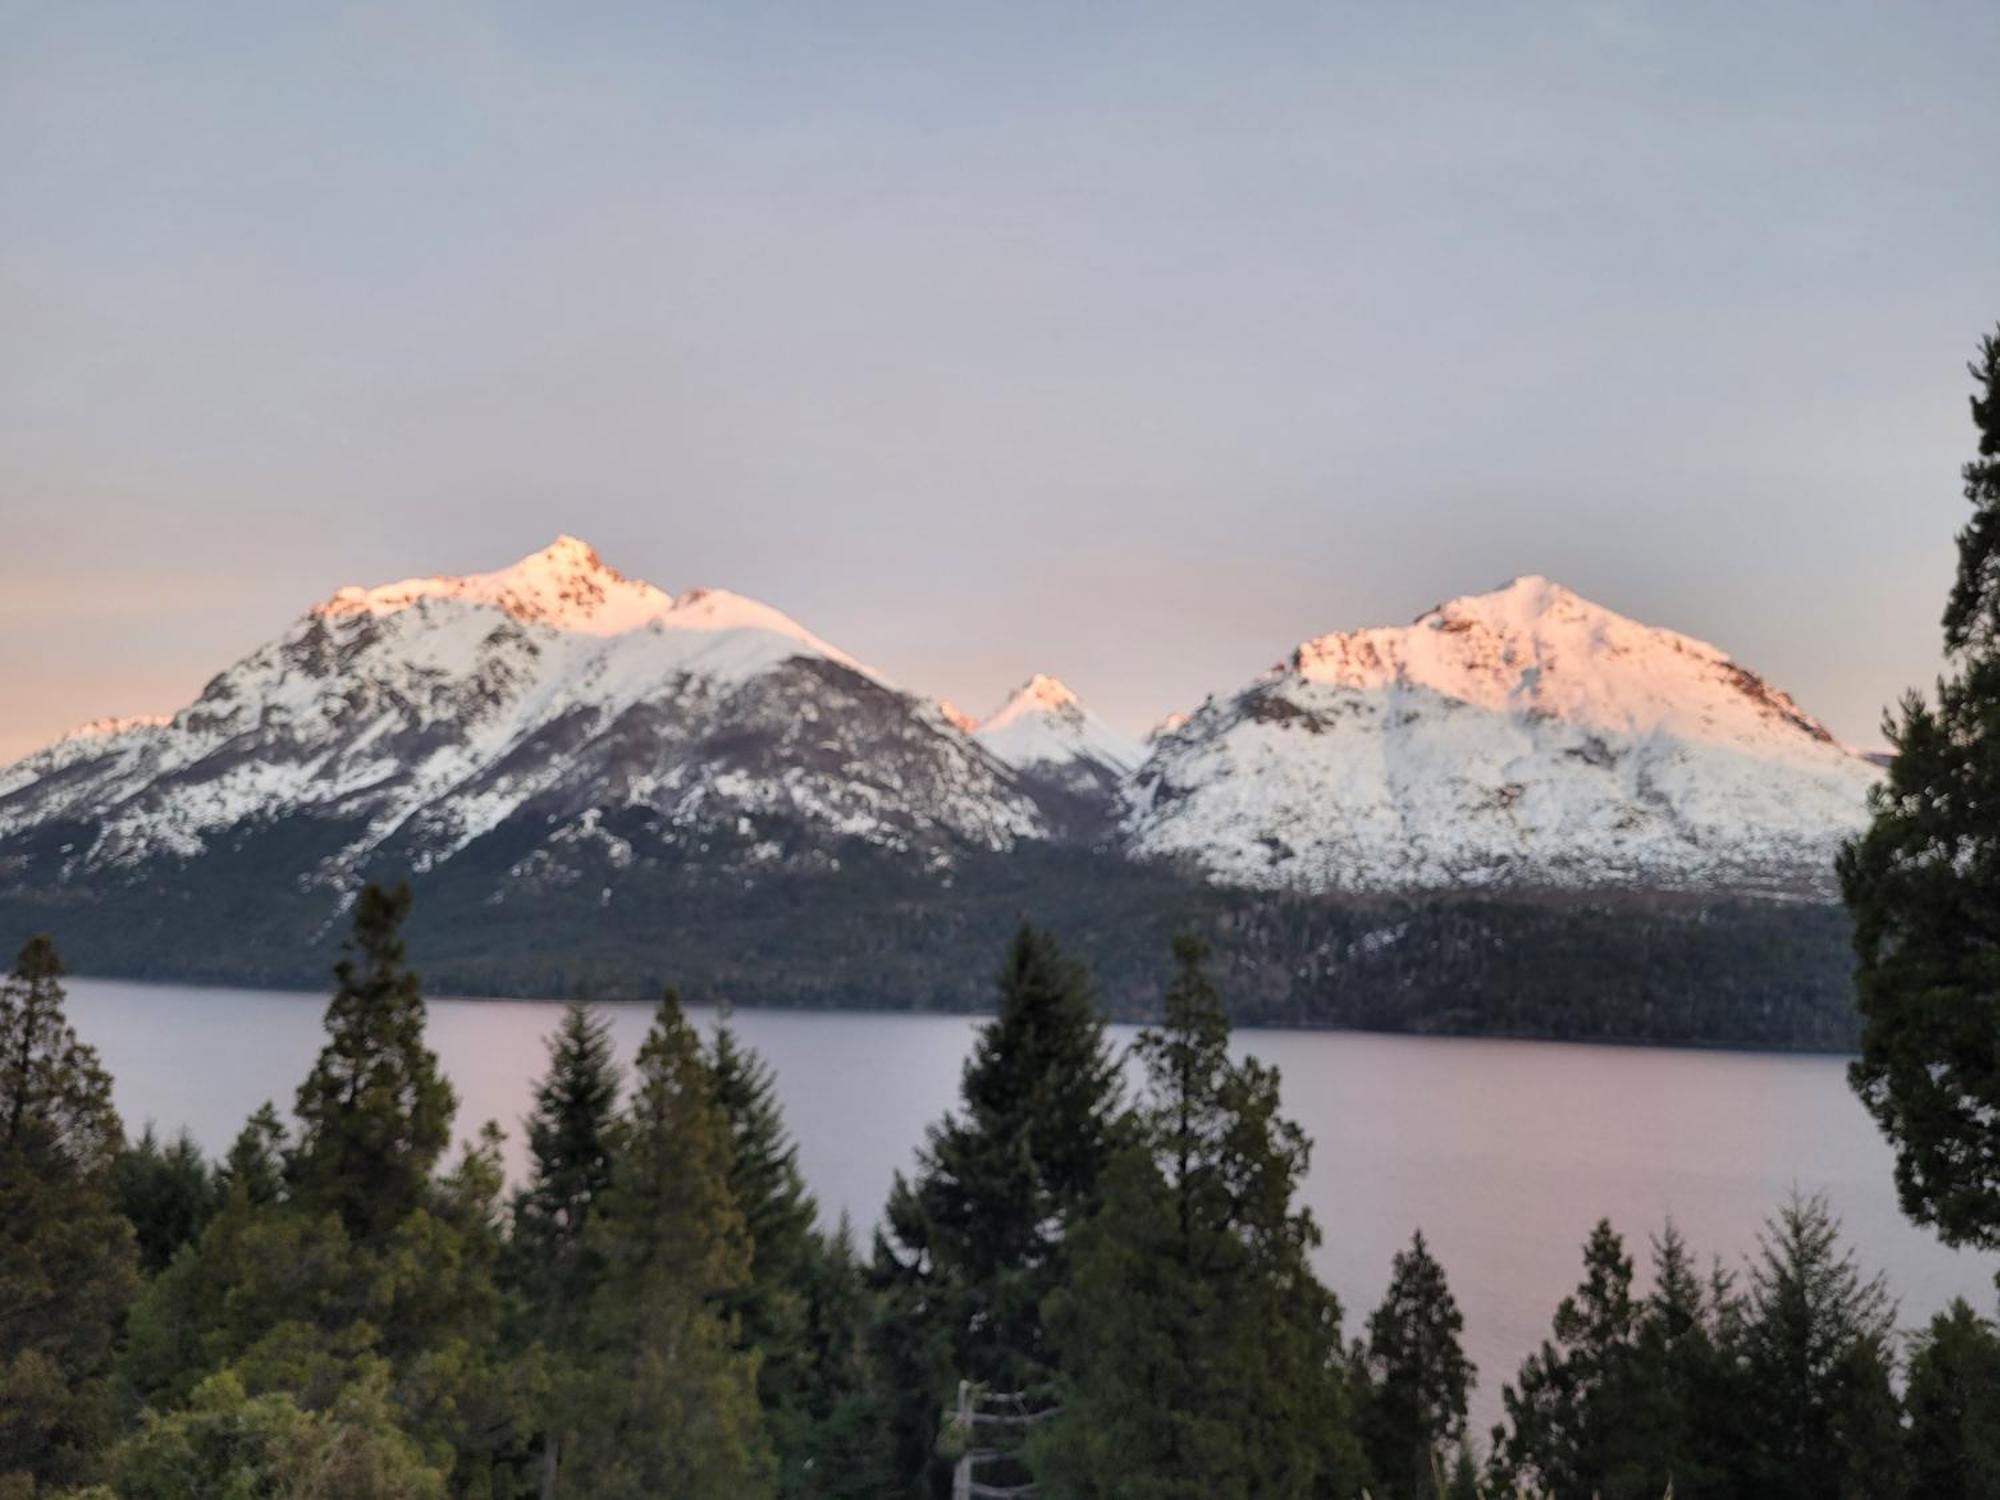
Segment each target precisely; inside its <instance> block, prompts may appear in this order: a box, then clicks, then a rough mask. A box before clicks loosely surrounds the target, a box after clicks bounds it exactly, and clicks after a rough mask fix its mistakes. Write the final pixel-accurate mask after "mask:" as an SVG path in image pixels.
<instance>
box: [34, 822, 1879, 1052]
mask: <svg viewBox="0 0 2000 1500" xmlns="http://www.w3.org/2000/svg"><path fill="white" fill-rule="evenodd" d="M232 847H233V852H232V855H231V858H230V859H229V861H227V864H226V868H227V870H228V872H229V884H228V885H227V887H226V888H218V886H217V884H216V882H217V879H218V867H217V865H216V864H215V862H213V861H211V862H209V863H207V864H205V865H204V866H203V867H202V873H201V877H200V878H199V879H191V880H189V881H186V882H182V881H180V880H177V879H176V878H175V877H174V875H173V873H172V872H171V871H168V872H159V873H156V874H154V875H152V876H149V877H148V878H147V879H145V880H144V881H143V882H141V883H140V884H139V885H137V886H135V887H133V888H130V889H120V888H110V889H107V890H103V891H93V892H80V891H72V890H60V889H59V890H55V891H45V892H41V893H39V894H32V895H31V894H27V893H24V892H23V891H21V890H18V889H17V890H13V891H11V893H0V931H5V930H14V931H23V932H32V931H37V930H42V929H48V930H53V931H58V932H61V933H62V934H63V938H64V948H65V952H66V953H67V954H68V956H69V959H70V961H71V963H72V964H73V965H74V966H75V968H76V969H77V970H78V971H79V972H81V973H88V974H93V975H102V976H106V977H130V978H141V979H179V980H191V981H206V982H213V983H222V984H249V985H265V986H270V987H275V988H299V987H307V986H311V985H313V984H316V983H317V982H318V979H319V976H320V975H321V974H323V973H324V972H325V968H326V965H327V963H328V962H329V961H330V959H331V956H332V951H333V949H334V947H335V946H336V945H337V943H338V941H339V935H340V931H341V926H340V912H341V910H342V907H341V906H340V899H339V897H338V895H337V893H335V892H334V891H332V890H330V889H326V888H317V887H315V888H302V886H301V884H300V882H299V880H298V878H297V872H298V869H299V868H300V865H299V864H298V862H297V857H296V856H297V851H295V850H292V849H291V848H290V847H289V846H288V845H287V844H286V843H285V842H284V834H283V831H282V830H267V831H263V832H252V833H246V834H245V835H244V836H243V837H242V838H241V839H240V840H238V841H236V842H235V844H234V845H233V846H232ZM512 853H513V852H512V851H511V850H509V849H506V848H499V849H488V848H486V847H484V846H483V845H482V844H477V843H476V844H474V845H473V846H472V847H471V848H470V849H468V850H467V851H466V852H465V853H464V854H463V855H461V856H460V857H459V858H457V859H454V860H452V861H450V862H449V863H448V864H445V865H442V866H440V867H438V868H436V869H434V870H431V871H429V872H428V873H426V874H424V875H421V876H419V877H417V878H416V879H415V881H414V889H415V891H416V895H417V898H418V902H419V905H420V907H421V910H422V912H423V918H422V921H421V923H420V924H418V926H417V928H416V929H414V930H413V931H412V932H411V934H410V939H409V940H410V945H411V954H412V956H413V959H414V961H415V962H417V963H418V964H420V965H421V966H422V968H423V970H424V973H425V975H426V976H427V978H428V979H429V981H430V983H431V984H432V986H433V987H434V988H435V989H436V990H437V992H438V993H441V994H460V995H526V996H533V997H536V998H543V999H547V998H558V999H572V998H574V999H599V1000H608V999H624V1000H630V999H646V998H650V997H651V996H653V995H657V994H658V993H659V992H660V989H661V987H662V986H663V985H665V984H667V983H670V982H671V983H673V984H676V985H678V986H680V988H681V989H682V990H683V992H684V993H685V994H686V996H687V997H688V999H689V1000H690V1002H711V1001H721V1000H727V1001H729V1002H731V1003H733V1004H738V1005H761V1006H780V1007H816V1008H824V1009H871V1010H917V1011H958V1012H979V1011H984V1010H987V1009H989V1008H990V1006H991V1004H992V996H991V994H990V992H989V989H988V987H987V985H986V983H985V978H984V976H983V975H982V974H980V973H979V972H978V970H977V966H976V965H975V966H968V965H967V964H966V963H965V961H964V955H965V954H966V953H968V952H978V951H992V950H995V949H997V948H998V947H999V946H1000V945H1002V944H1004V943H1005V942H1006V940H1007V935H1008V933H1009V932H1011V931H1012V929H1013V928H1014V926H1015V925H1016V924H1017V923H1018V922H1019V921H1020V920H1021V919H1022V917H1023V916H1024V915H1028V916H1031V917H1033V918H1035V919H1036V920H1037V921H1038V922H1043V921H1045V922H1046V923H1047V925H1048V926H1049V927H1050V930H1051V931H1052V932H1053V933H1054V934H1055V935H1056V936H1057V937H1058V938H1059V939H1060V940H1061V941H1062V942H1064V943H1065V944H1066V945H1068V946H1070V947H1072V948H1074V949H1075V950H1076V951H1078V952H1087V953H1089V954H1090V955H1091V959H1092V965H1093V968H1094V970H1095V974H1096V980H1097V983H1098V986H1099V993H1100V995H1101V997H1102V999H1103V1002H1104V1004H1105V1005H1106V1006H1107V1007H1108V1008H1109V1010H1110V1012H1111V1014H1112V1015H1113V1016H1114V1018H1116V1019H1118V1020H1128V1021H1142V1020H1151V1019H1153V1018H1155V1017H1156V1016H1157V1015H1158V1014H1159V1011H1158V1006H1159V987H1158V983H1157V969H1158V964H1159V955H1160V954H1161V953H1163V952H1165V951H1166V948H1167V945H1168V944H1169V943H1170V942H1171V941H1172V939H1173V937H1174V935H1175V934H1176V933H1180V932H1194V933H1198V934H1199V935H1201V936H1202V938H1203V939H1204V940H1205V941H1206V942H1208V944H1209V945H1210V947H1211V948H1212V949H1213V951H1214V963H1215V966H1216V969H1217V971H1218V973H1219V974H1220V975H1221V976H1222V977H1223V978H1224V979H1225V981H1226V984H1225V988H1226V989H1227V992H1228V1004H1229V1005H1230V1008H1231V1012H1232V1016H1233V1018H1234V1019H1235V1020H1236V1021H1237V1022H1238V1023H1239V1024H1244V1025H1259V1026H1326V1027H1354V1028H1364V1029H1368V1030H1378V1031H1399V1032H1430V1033H1450V1034H1456V1035H1495V1036H1524V1037H1542V1038H1555V1039H1572V1040H1598V1041H1613V1040H1615V1041H1648V1042H1681V1043H1699V1044H1705V1045H1715V1046H1744V1047H1760V1048H1802V1049H1812V1050H1821V1051H1848V1050H1852V1048H1853V1047H1854V1045H1855V1043H1856V1040H1857V1037H1858V1035H1859V1025H1858V1019H1857V1016H1856V1013H1855V1006H1854V984H1853V976H1852V950H1851V932H1850V926H1849V923H1848V920H1847V916H1846V913H1845V912H1844V911H1842V910H1841V909H1840V908H1839V907H1838V906H1833V905H1829V904H1827V903H1825V902H1823V901H1806V900H1795V901H1782V900H1775V899H1752V898H1748V897H1723V896H1714V895H1698V894H1694V893H1686V894H1678V895H1677V894H1671V893H1661V892H1641V891H1626V892H1618V891H1599V892H1575V891H1571V892H1543V893H1534V892H1528V891H1511V892H1500V893H1495V894H1489V895H1479V894H1469V893H1462V892H1461V893H1452V894H1435V895H1426V896H1410V897H1400V898H1389V897H1374V898H1367V899H1362V898H1342V897H1324V896H1298V895H1285V894H1278V893H1270V892H1257V891H1246V890H1240V889H1230V888H1226V887H1217V886H1213V885H1210V884H1209V883H1207V882H1205V881H1203V880H1200V879H1198V878H1196V877H1194V876H1193V875H1192V874H1190V873H1188V872H1184V871H1177V870H1175V869H1173V868H1171V867H1168V866H1166V865H1160V864H1148V863H1143V862H1138V861H1133V860H1129V859H1124V858H1120V857H1117V856H1115V855H1113V854H1110V853H1106V852H1103V851H1091V850H1088V849H1082V848H1064V847H1058V846H1051V847H1047V848H1023V849H1020V850H1017V851H1015V852H1014V853H1012V854H1010V855H1007V856H1005V857H999V856H978V855H968V856H966V858H965V859H964V860H962V861H961V862H960V864H959V865H958V866H957V867H956V868H955V869H953V870H952V871H950V872H948V874H944V875H940V874H938V873H936V872H925V871H922V870H917V869H913V868H911V867H910V866H909V864H908V863H907V862H906V861H902V860H899V859H896V858H893V857H890V856H886V855H884V854H883V853H882V852H881V851H879V850H869V849H867V848H866V847H857V848H851V849H846V850H844V851H843V852H842V857H841V859H840V861H839V870H838V872H837V873H823V874H804V875H787V876H777V877H771V878H768V879H764V880H761V881H759V882H758V883H757V885H756V886H755V888H754V889H745V888H743V887H742V886H741V885H740V884H738V883H736V882H732V881H728V880H719V879H716V878H714V877H713V876H712V874H711V873H710V872H707V871H705V870H701V869H694V868H684V869H674V868H671V867H666V866H662V867H661V868H658V869H645V870H640V869H633V870H626V871H623V872H619V875H618V879H619V885H618V888H617V893H616V899H615V900H609V901H607V900H605V899H604V891H601V890H600V889H599V888H598V886H597V885H596V883H595V882H592V881H580V882H577V883H574V884H570V885H559V886H549V887H546V888H538V889H537V890H536V891H535V892H534V893H533V894H532V899H525V900H520V901H509V902H502V903H499V904H495V903H494V902H493V901H492V900H491V899H490V897H491V893H492V891H493V889H494V887H495V884H496V883H497V882H500V880H501V877H502V875H503V874H504V871H505V868H506V864H507V861H508V860H509V859H511V858H512Z"/></svg>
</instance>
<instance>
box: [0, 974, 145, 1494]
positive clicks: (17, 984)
mask: <svg viewBox="0 0 2000 1500" xmlns="http://www.w3.org/2000/svg"><path fill="white" fill-rule="evenodd" d="M62 972H63V970H62V961H61V959H59V958H58V957H57V955H56V950H55V945H54V944H53V943H51V942H50V941H49V939H48V938H46V937H35V938H31V939H30V940H29V941H28V944H27V946H26V947H24V948H23V949H22V950H21V954H20V957H19V958H18V960H16V962H15V965H14V970H13V974H12V975H11V977H9V978H8V979H7V981H6V982H5V983H4V984H0V1493H8V1492H13V1493H19V1494H32V1493H33V1492H34V1490H35V1488H36V1487H37V1486H49V1487H54V1486H56V1485H59V1484H66V1483H73V1482H75V1481H77V1480H80V1479H83V1478H87V1477H89V1475H90V1472H91V1470H92V1469H93V1468H94V1466H95V1464H96V1460H97V1458H98V1456H99V1454H100V1452H101V1449H102V1447H103V1446H104V1444H105V1443H106V1441H107V1440H108V1438H109V1437H110V1434H111V1425H110V1424H111V1421H112V1417H113V1407H112V1402H111V1397H110V1382H109V1378H108V1377H109V1375H110V1372H111V1364H112V1356H113V1349H114V1339H115V1338H116V1336H117V1332H118V1327H119V1324H120V1321H121V1320H122V1319H123V1317H124V1314H125V1309H126V1307H127V1305H128V1304H129V1303H130V1302H131V1300H132V1297H133V1295H134V1293H135V1292H136V1290H137V1288H138V1272H137V1267H136V1255H135V1252H134V1248H133V1243H132V1228H131V1225H130V1224H128V1223H127V1222H126V1220H125V1218H124V1216H123V1215H122V1214H120V1213H119V1212H118V1208H117V1205H116V1203H115V1201H114V1199H113V1184H112V1172H113V1168H114V1165H115V1163H116V1161H117V1156H118V1151H119V1148H120V1146H121V1145H122V1143H123V1131H122V1128H121V1126H120V1124H119V1120H118V1114H117V1111H116V1110H114V1109H113V1108H112V1105H111V1079H110V1077H109V1075H108V1074H106V1073H105V1071H104V1069H103V1068H102V1067H101V1066H100V1065H99V1064H98V1060H97V1053H96V1051H95V1049H93V1048H91V1047H89V1046H87V1045H85V1044H84V1043H83V1042H81V1041H79V1040H78V1039H77V1035H76V1032H75V1031H74V1030H73V1029H71V1027H70V1025H69V1023H68V1021H67V1020H66V1019H65V1017H64V1014H63V988H62V982H61V981H62Z"/></svg>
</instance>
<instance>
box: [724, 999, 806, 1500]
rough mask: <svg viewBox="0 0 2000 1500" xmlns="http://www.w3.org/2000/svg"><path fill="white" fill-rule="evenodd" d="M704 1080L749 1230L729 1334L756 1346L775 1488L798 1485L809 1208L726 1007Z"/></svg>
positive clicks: (768, 1084) (798, 1488) (795, 1489)
mask: <svg viewBox="0 0 2000 1500" xmlns="http://www.w3.org/2000/svg"><path fill="white" fill-rule="evenodd" d="M706 1062H707V1067H708V1081H709V1088H710V1090H711V1092H712V1093H713V1094H714V1096H715V1101H716V1103H717V1105H718V1106H720V1108H721V1110H722V1113H723V1117H724V1118H725V1119H726V1120H727V1122H728V1125H729V1134H730V1168H729V1187H730V1191H731V1193H732V1194H733V1195H734V1196H735V1199H736V1204H737V1207H738V1208H739V1209H741V1210H742V1213H743V1220H744V1226H745V1228H746V1229H747V1230H748V1232H749V1235H750V1276H749V1279H748V1281H747V1282H746V1283H745V1284H744V1286H743V1288H742V1290H741V1291H739V1292H738V1293H737V1294H736V1295H735V1296H733V1297H731V1298H730V1299H729V1303H728V1312H729V1314H730V1315H731V1316H732V1317H733V1318H734V1319H735V1321H736V1327H737V1337H738V1338H739V1340H740V1341H741V1342H742V1344H743V1346H744V1347H745V1348H748V1349H755V1350H756V1351H757V1353H758V1356H759V1364H758V1373H757V1391H758V1398H759V1400H760V1401H761V1402H762V1403H763V1407H764V1419H765V1425H766V1428H767V1430H768V1431H769V1433H770V1437H771V1443H772V1447H773V1448H774V1450H775V1451H776V1453H777V1457H778V1471H779V1490H780V1493H782V1494H787V1495H790V1494H800V1493H803V1492H804V1490H803V1486H804V1484H805V1480H806V1474H805V1472H804V1468H803V1465H804V1463H805V1460H806V1457H807V1435H808V1424H809V1420H810V1418H809V1415H808V1412H807V1401H808V1398H809V1392H810V1389H811V1386H812V1383H813V1370H812V1354H811V1350H810V1348H809V1346H808V1343H807V1329H806V1319H807V1316H808V1309H807V1305H806V1280H807V1276H808V1272H809V1267H810V1264H811V1261H812V1259H813V1256H814V1254H815V1249H816V1247H815V1245H814V1240H813V1221H814V1219H815V1218H816V1217H817V1215H818V1209H817V1207H816V1206H815V1205H814V1203H813V1200H812V1196H811V1194H809V1193H808V1192H807V1191H806V1185H805V1179H804V1178H803V1177H801V1176H800V1175H799V1167H798V1148H797V1147H796V1146H795V1145H794V1144H793V1143H792V1140H791V1137H790V1136H789V1135H788V1134H787V1133H786V1131H785V1121H784V1114H783V1111H782V1110H781V1109H780V1107H779V1105H778V1095H777V1084H776V1080H775V1079H773V1077H772V1076H771V1070H770V1068H769V1066H768V1065H767V1064H766V1063H765V1062H764V1061H763V1059H762V1058H760V1057H758V1056H757V1054H756V1053H755V1052H752V1051H750V1050H749V1049H748V1048H746V1047H744V1046H742V1045H741V1044H740V1043H739V1042H738V1041H737V1039H736V1034H735V1033H734V1032H733V1031H732V1030H731V1029H730V1027H729V1022H728V1017H727V1015H726V1014H725V1016H724V1017H723V1019H722V1020H721V1021H720V1022H718V1023H717V1025H716V1028H715V1034H714V1037H713V1038H712V1040H711V1041H710V1044H709V1048H708V1052H707V1055H706Z"/></svg>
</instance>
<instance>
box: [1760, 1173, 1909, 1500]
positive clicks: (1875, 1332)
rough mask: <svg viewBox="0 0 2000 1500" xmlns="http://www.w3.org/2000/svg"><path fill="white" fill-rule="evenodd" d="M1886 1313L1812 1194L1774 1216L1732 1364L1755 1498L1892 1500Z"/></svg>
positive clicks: (1879, 1293) (1898, 1465)
mask: <svg viewBox="0 0 2000 1500" xmlns="http://www.w3.org/2000/svg"><path fill="white" fill-rule="evenodd" d="M1894 1329H1895V1306H1894V1304H1893V1303H1891V1302H1890V1301H1889V1296H1888V1292H1887V1290H1886V1289H1885V1288H1884V1286H1883V1283H1882V1279H1881V1277H1879V1276H1876V1277H1867V1278H1865V1277H1863V1276H1862V1275H1861V1273H1860V1271H1859V1270H1858V1269H1857V1268H1856V1266H1855V1263H1854V1257H1853V1254H1852V1252H1850V1251H1847V1250H1845V1249H1844V1248H1843V1247H1842V1246H1841V1243H1840V1226H1839V1225H1838V1223H1837V1222H1836V1221H1835V1220H1834V1217H1833V1213H1832V1211H1831V1210H1830V1209H1829V1208H1828V1207H1827V1204H1826V1201H1825V1200H1824V1199H1823V1198H1818V1197H1810V1198H1794V1199H1793V1200H1792V1201H1791V1202H1790V1203H1788V1204H1786V1205H1785V1206H1784V1207H1783V1208H1782V1209H1780V1210H1779V1212H1778V1214H1777V1216H1776V1217H1775V1218H1774V1219H1773V1220H1772V1221H1771V1224H1770V1226H1769V1228H1768V1230H1767V1232H1766V1235H1765V1237H1764V1241H1763V1245H1762V1248H1761V1251H1760V1253H1759V1256H1758V1259H1757V1261H1756V1263H1755V1264H1754V1265H1753V1267H1752V1270H1751V1276H1750V1290H1749V1297H1748V1305H1747V1307H1746V1309H1745V1321H1744V1324H1743V1329H1742V1348H1741V1358H1742V1361H1743V1369H1744V1379H1745V1387H1744V1389H1745V1399H1746V1401H1747V1402H1748V1411H1747V1417H1748V1421H1747V1424H1746V1425H1747V1432H1748V1434H1749V1436H1750V1439H1751V1443H1750V1448H1749V1451H1748V1452H1747V1453H1746V1454H1745V1455H1744V1459H1745V1461H1744V1463H1743V1465H1742V1470H1743V1473H1744V1475H1745V1477H1746V1478H1747V1479H1748V1480H1749V1482H1750V1492H1751V1493H1753V1494H1755V1495H1756V1496H1758V1497H1759V1500H1808V1497H1815V1500H1827V1497H1829V1496H1832V1497H1840V1500H1848V1497H1851V1500H1895V1497H1896V1496H1898V1495H1901V1494H1902V1493H1904V1488H1905V1470H1904V1466H1903V1438H1902V1432H1901V1427H1900V1420H1899V1413H1898V1411H1897V1404H1896V1397H1895V1393H1894V1390H1893V1387H1892V1385H1891V1376H1892V1370H1893V1365H1894V1358H1893V1352H1892V1345H1891V1339H1892V1337H1893V1334H1894Z"/></svg>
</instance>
